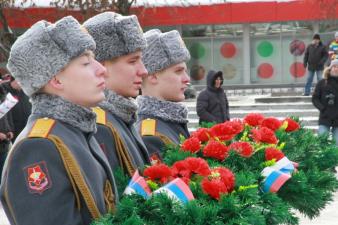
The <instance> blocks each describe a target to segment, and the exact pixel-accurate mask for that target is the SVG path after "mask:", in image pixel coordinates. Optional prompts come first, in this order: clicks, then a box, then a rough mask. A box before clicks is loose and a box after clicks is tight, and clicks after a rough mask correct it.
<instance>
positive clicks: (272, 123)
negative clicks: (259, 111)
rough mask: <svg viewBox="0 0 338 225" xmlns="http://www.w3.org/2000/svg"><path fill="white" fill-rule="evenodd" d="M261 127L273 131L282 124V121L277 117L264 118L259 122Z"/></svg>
mask: <svg viewBox="0 0 338 225" xmlns="http://www.w3.org/2000/svg"><path fill="white" fill-rule="evenodd" d="M261 126H262V127H267V128H270V129H271V130H273V131H275V130H278V129H279V128H280V127H281V126H282V122H281V121H280V120H279V119H276V118H274V117H269V118H265V119H264V120H263V121H262V124H261Z"/></svg>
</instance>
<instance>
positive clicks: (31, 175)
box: [24, 162, 52, 194]
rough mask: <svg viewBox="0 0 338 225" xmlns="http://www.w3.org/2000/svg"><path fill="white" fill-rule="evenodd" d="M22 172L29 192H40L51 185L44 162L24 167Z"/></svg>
mask: <svg viewBox="0 0 338 225" xmlns="http://www.w3.org/2000/svg"><path fill="white" fill-rule="evenodd" d="M24 173H25V178H26V182H27V186H28V191H29V192H30V193H33V194H34V193H38V194H42V193H43V192H44V191H45V190H47V189H49V188H50V187H51V186H52V180H51V179H50V176H49V173H48V169H47V165H46V162H38V163H35V164H33V165H30V166H27V167H25V168H24Z"/></svg>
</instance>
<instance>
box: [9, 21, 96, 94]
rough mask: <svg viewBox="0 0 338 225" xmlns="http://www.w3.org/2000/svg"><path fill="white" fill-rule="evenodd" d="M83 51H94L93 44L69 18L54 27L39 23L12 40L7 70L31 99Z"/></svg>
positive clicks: (85, 33) (49, 24)
mask: <svg viewBox="0 0 338 225" xmlns="http://www.w3.org/2000/svg"><path fill="white" fill-rule="evenodd" d="M86 50H92V51H94V50H95V42H94V40H93V38H92V37H91V36H90V35H89V34H88V32H86V31H85V29H83V28H82V27H81V25H80V24H79V22H78V21H77V20H76V19H74V18H73V17H72V16H67V17H64V18H62V19H60V20H59V21H57V22H55V23H54V24H52V23H49V22H47V21H44V20H42V21H39V22H37V23H35V24H34V25H33V26H32V27H31V28H29V29H28V30H27V31H26V32H25V33H24V34H23V35H21V36H20V37H19V38H18V39H17V40H16V41H15V43H14V44H13V46H12V48H11V52H10V56H9V59H8V64H7V67H8V70H9V71H10V73H11V74H12V76H13V77H15V79H16V80H17V81H19V83H20V86H21V87H22V90H23V91H24V92H25V93H26V94H27V95H28V96H31V95H32V94H34V93H35V92H37V91H38V90H40V89H41V88H42V87H43V86H44V85H46V84H47V83H48V81H49V80H50V79H52V78H53V76H55V75H56V74H57V73H58V72H60V71H61V70H62V69H63V68H64V67H65V66H66V65H67V64H68V63H69V62H70V61H71V60H72V59H74V58H76V57H78V56H80V55H81V54H83V53H84V52H85V51H86Z"/></svg>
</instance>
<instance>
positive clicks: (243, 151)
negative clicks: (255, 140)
mask: <svg viewBox="0 0 338 225" xmlns="http://www.w3.org/2000/svg"><path fill="white" fill-rule="evenodd" d="M229 148H230V149H233V150H235V151H236V152H238V154H240V155H241V156H243V157H246V158H249V157H250V156H252V154H253V152H254V149H253V147H252V146H251V145H250V143H248V142H242V141H239V142H234V143H232V144H231V145H230V146H229Z"/></svg>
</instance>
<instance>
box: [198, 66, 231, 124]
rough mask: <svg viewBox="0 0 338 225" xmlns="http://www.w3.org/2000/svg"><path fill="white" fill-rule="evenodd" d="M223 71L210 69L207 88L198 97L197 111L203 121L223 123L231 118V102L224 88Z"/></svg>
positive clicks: (200, 121)
mask: <svg viewBox="0 0 338 225" xmlns="http://www.w3.org/2000/svg"><path fill="white" fill-rule="evenodd" d="M222 84H223V73H222V71H218V72H216V71H213V70H211V71H209V73H208V75H207V88H206V89H204V90H203V91H202V92H201V93H200V94H199V95H198V97H197V105H196V111H197V115H198V116H199V118H200V120H199V123H200V124H201V123H202V122H208V123H209V122H213V123H222V122H225V121H227V120H229V119H230V115H229V102H228V99H227V96H226V94H225V92H224V89H223V88H222Z"/></svg>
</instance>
